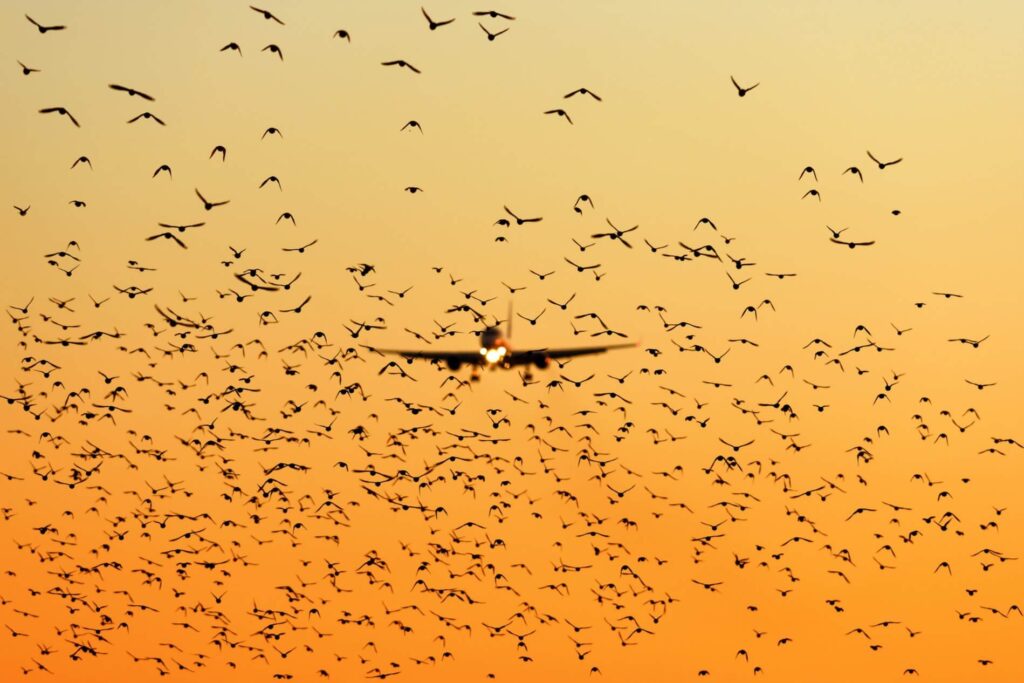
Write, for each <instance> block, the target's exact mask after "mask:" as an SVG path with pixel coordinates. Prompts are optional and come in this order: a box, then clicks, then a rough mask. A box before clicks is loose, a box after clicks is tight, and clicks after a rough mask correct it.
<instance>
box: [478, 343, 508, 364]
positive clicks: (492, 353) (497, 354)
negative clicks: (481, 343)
mask: <svg viewBox="0 0 1024 683" xmlns="http://www.w3.org/2000/svg"><path fill="white" fill-rule="evenodd" d="M480 353H481V354H483V357H484V359H485V360H486V361H487V362H488V363H497V362H498V361H499V360H501V359H502V358H504V357H505V354H506V353H507V351H506V349H505V347H504V346H499V347H497V348H494V349H480Z"/></svg>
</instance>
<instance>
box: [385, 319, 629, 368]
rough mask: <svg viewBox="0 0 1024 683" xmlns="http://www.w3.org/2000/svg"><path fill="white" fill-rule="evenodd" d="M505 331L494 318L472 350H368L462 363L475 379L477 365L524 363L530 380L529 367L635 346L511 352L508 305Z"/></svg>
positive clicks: (454, 365) (450, 364)
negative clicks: (470, 369)
mask: <svg viewBox="0 0 1024 683" xmlns="http://www.w3.org/2000/svg"><path fill="white" fill-rule="evenodd" d="M506 324H507V325H508V330H507V333H506V334H502V331H501V327H500V325H499V321H498V320H497V319H495V321H494V324H493V325H488V326H486V327H484V329H483V330H482V331H481V332H480V334H479V337H478V338H479V340H480V348H479V349H477V350H476V351H425V350H424V351H404V350H399V349H378V348H374V347H370V350H371V351H376V352H378V353H387V354H392V355H395V356H402V357H403V358H405V359H406V361H407V362H409V363H412V361H413V360H414V359H417V358H423V359H426V360H430V361H443V362H444V363H445V364H446V365H447V366H448V369H449V370H458V369H459V368H461V367H462V366H463V365H468V366H471V367H472V368H473V375H472V377H471V378H470V379H472V380H473V381H474V382H475V381H479V379H480V375H479V370H480V368H488V369H490V370H495V369H498V368H501V369H503V370H508V369H511V368H514V367H518V366H527V370H526V376H525V379H526V380H527V381H529V380H530V379H532V373H531V372H530V370H529V366H533V367H536V368H537V369H538V370H544V369H546V368H547V367H548V366H549V365H550V364H551V361H553V360H554V361H557V360H561V359H562V358H574V357H576V356H589V355H594V354H598V353H604V352H606V351H612V350H614V349H625V348H632V347H635V346H636V343H635V342H627V343H623V344H608V345H605V346H578V347H568V348H560V349H551V348H541V349H529V350H524V351H514V350H513V349H512V345H511V344H510V343H509V340H510V339H511V338H512V307H511V306H509V315H508V320H507V321H506Z"/></svg>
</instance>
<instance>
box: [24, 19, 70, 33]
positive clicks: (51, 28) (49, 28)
mask: <svg viewBox="0 0 1024 683" xmlns="http://www.w3.org/2000/svg"><path fill="white" fill-rule="evenodd" d="M25 18H26V19H28V22H29V23H30V24H32V25H33V26H35V27H36V29H37V30H38V31H39V32H40V33H47V32H49V31H63V30H65V29H67V26H63V25H60V24H51V25H49V26H46V25H44V24H40V23H39V22H38V21H36V20H35V19H33V18H32V17H30V16H29V15H27V14H26V15H25Z"/></svg>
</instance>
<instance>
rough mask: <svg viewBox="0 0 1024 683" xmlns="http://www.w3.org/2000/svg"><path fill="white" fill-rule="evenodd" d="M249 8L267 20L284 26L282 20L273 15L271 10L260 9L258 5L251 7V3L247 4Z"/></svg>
mask: <svg viewBox="0 0 1024 683" xmlns="http://www.w3.org/2000/svg"><path fill="white" fill-rule="evenodd" d="M249 9H251V10H252V11H253V12H256V13H257V14H259V15H261V16H262V17H263V18H264V19H266V20H267V21H273V22H275V23H277V24H278V25H280V26H284V22H283V21H281V20H280V19H278V18H277V17H276V16H274V14H273V13H272V12H270V11H269V10H265V9H260V8H259V7H253V6H252V5H249Z"/></svg>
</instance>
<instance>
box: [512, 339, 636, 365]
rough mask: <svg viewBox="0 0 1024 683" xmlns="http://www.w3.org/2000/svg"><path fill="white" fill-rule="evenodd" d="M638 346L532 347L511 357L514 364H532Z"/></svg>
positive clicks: (631, 344)
mask: <svg viewBox="0 0 1024 683" xmlns="http://www.w3.org/2000/svg"><path fill="white" fill-rule="evenodd" d="M634 346H636V343H634V342H629V343H627V344H609V345H607V346H577V347H570V348H564V349H531V350H529V351H515V352H513V353H512V358H511V359H510V361H511V363H512V365H531V364H533V363H536V362H537V361H538V360H539V361H542V362H543V361H544V360H545V359H550V360H558V359H561V358H575V357H576V356H591V355H594V354H598V353H604V352H605V351H612V350H614V349H628V348H633V347H634Z"/></svg>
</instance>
